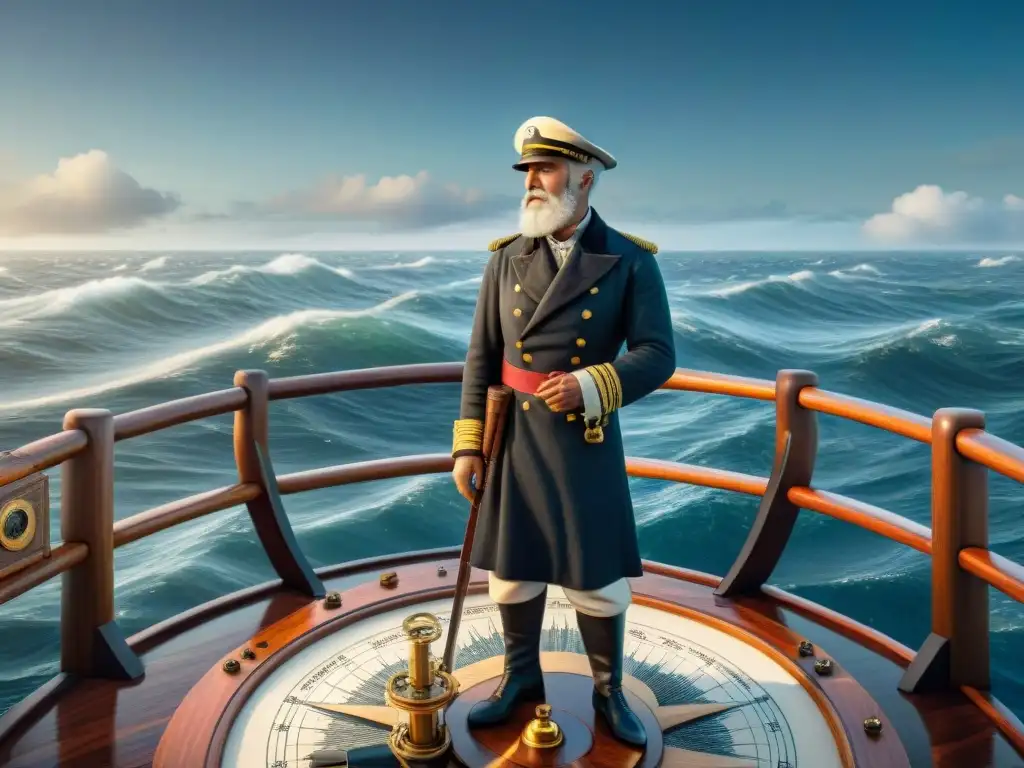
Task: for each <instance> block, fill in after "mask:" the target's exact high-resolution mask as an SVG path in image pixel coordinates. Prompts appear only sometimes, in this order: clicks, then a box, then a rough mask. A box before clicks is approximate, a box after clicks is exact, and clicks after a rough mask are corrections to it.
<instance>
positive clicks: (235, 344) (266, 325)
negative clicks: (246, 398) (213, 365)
mask: <svg viewBox="0 0 1024 768" xmlns="http://www.w3.org/2000/svg"><path fill="white" fill-rule="evenodd" d="M419 295H420V293H419V292H418V291H407V292H406V293H403V294H399V295H398V296H394V297H392V298H390V299H388V300H386V301H383V302H381V303H380V304H376V305H374V306H372V307H367V308H365V309H302V310H298V311H295V312H290V313H288V314H286V315H277V316H276V317H272V318H270V319H269V320H265V321H263V322H262V323H260V324H259V325H257V326H255V327H253V328H250V329H249V330H246V331H243V332H242V333H240V334H237V335H235V336H232V337H230V338H228V339H224V340H223V341H217V342H213V343H211V344H206V345H203V346H201V347H196V348H194V349H189V350H186V351H183V352H178V353H177V354H172V355H169V356H167V357H163V358H161V359H160V360H157V361H155V362H153V363H149V364H146V365H142V366H140V367H138V368H135V369H134V370H131V371H129V372H128V373H125V374H124V375H122V376H118V377H117V378H113V379H105V380H103V381H99V382H96V383H94V384H87V385H83V386H79V387H77V388H74V389H64V390H61V391H60V392H54V393H51V394H48V395H40V396H37V397H32V398H26V399H23V400H14V401H7V402H0V411H12V410H27V409H30V408H38V407H40V406H45V405H53V404H55V403H63V402H67V401H69V400H80V399H84V398H87V397H93V396H95V395H98V394H102V393H104V392H109V391H111V390H117V389H123V388H125V387H130V386H133V385H136V384H142V383H144V382H147V381H152V380H154V379H162V378H167V377H168V376H172V375H175V374H178V373H181V372H183V371H184V370H186V369H187V368H190V367H191V366H194V365H196V364H197V363H200V362H202V361H203V360H205V359H208V358H211V357H215V356H217V355H220V354H223V353H225V352H229V351H232V350H235V349H238V348H240V347H259V346H262V345H264V344H266V343H268V342H270V341H274V340H277V339H280V338H281V337H282V336H285V335H287V334H289V333H291V332H292V331H294V330H296V329H298V328H301V327H303V326H309V325H323V324H325V323H329V322H332V321H335V320H340V319H346V318H349V319H350V318H360V317H373V316H376V315H379V314H382V313H384V312H387V311H389V310H391V309H393V308H394V307H397V306H398V305H400V304H402V303H404V302H406V301H409V300H410V299H413V298H416V297H417V296H419Z"/></svg>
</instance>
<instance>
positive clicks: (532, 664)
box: [467, 588, 548, 728]
mask: <svg viewBox="0 0 1024 768" xmlns="http://www.w3.org/2000/svg"><path fill="white" fill-rule="evenodd" d="M547 594H548V591H547V588H545V589H544V591H543V592H541V593H540V594H539V595H537V597H535V598H533V599H532V600H527V601H526V602H524V603H508V604H504V603H499V604H498V609H499V610H500V611H501V628H502V632H503V633H504V635H505V674H504V675H503V676H502V678H501V682H500V683H498V687H497V688H496V689H495V690H494V693H493V694H491V696H490V698H489V699H487V700H486V701H481V702H480V703H478V704H476V705H475V706H474V707H473V708H472V709H471V710H470V711H469V716H468V718H467V722H468V724H469V727H470V728H474V727H478V726H483V725H496V724H497V723H502V722H504V721H505V720H507V719H508V718H509V716H510V715H511V714H512V710H513V709H515V706H516V705H517V704H519V703H520V702H523V701H537V702H540V701H544V677H543V676H542V675H541V670H540V632H541V626H542V625H543V623H544V607H545V604H546V603H547Z"/></svg>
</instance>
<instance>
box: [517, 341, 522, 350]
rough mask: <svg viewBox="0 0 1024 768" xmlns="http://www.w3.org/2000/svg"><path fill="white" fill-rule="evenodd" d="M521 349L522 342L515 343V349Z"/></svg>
mask: <svg viewBox="0 0 1024 768" xmlns="http://www.w3.org/2000/svg"><path fill="white" fill-rule="evenodd" d="M522 348H523V342H521V341H517V342H516V349H522Z"/></svg>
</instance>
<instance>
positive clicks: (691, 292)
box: [0, 252, 1024, 717]
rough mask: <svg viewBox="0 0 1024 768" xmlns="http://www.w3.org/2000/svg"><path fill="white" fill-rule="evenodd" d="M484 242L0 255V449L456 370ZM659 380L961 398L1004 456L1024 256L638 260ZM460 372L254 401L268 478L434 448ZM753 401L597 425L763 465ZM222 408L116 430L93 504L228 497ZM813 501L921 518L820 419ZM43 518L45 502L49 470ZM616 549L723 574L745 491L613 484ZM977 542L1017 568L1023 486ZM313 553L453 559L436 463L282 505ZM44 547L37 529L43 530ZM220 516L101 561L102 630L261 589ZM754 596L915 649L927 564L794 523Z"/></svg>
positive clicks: (906, 400) (14, 618) (758, 468)
mask: <svg viewBox="0 0 1024 768" xmlns="http://www.w3.org/2000/svg"><path fill="white" fill-rule="evenodd" d="M485 259H486V254H485V253H481V254H461V253H447V254H446V253H386V252H384V253H366V254H356V253H351V254H350V253H315V254H314V253H303V254H299V253H288V254H279V253H253V254H236V253H208V254H198V253H166V254H159V253H135V254H132V253H127V254H126V253H59V254H37V253H33V254H26V253H19V254H7V255H2V254H0V449H2V450H10V449H13V448H15V447H18V446H20V445H22V444H24V443H27V442H29V441H31V440H34V439H36V438H39V437H42V436H44V435H47V434H50V433H53V432H56V431H59V430H60V428H61V422H62V418H63V415H64V413H65V412H66V411H68V410H69V409H71V408H74V407H85V406H89V407H104V408H109V409H110V410H112V411H113V412H115V413H120V412H124V411H128V410H132V409H135V408H141V407H144V406H147V405H152V404H155V403H159V402H162V401H165V400H170V399H173V398H179V397H185V396H189V395H194V394H199V393H202V392H206V391H209V390H214V389H221V388H224V387H228V386H230V385H231V381H232V375H233V373H234V371H235V370H237V369H240V368H262V369H265V370H266V371H268V372H269V374H270V375H271V376H275V377H276V376H294V375H297V374H303V373H313V372H321V371H331V370H339V369H353V368H364V367H370V366H382V365H396V364H404V363H427V362H436V361H457V360H461V359H463V357H464V354H465V350H466V343H467V340H468V333H469V326H470V321H471V318H472V314H473V308H474V304H475V300H476V292H477V289H478V285H479V275H480V274H481V270H482V268H483V265H484V263H485ZM658 260H659V263H660V265H661V268H662V272H663V274H664V277H665V281H666V285H667V287H668V292H669V297H670V301H671V305H672V312H673V320H674V325H675V342H676V349H677V364H678V365H679V366H680V367H683V368H693V369H698V370H708V371H718V372H724V373H732V374H738V375H743V376H755V377H763V378H774V376H775V373H776V371H777V370H778V369H780V368H808V369H811V370H813V371H815V372H817V374H818V376H819V379H820V382H821V386H822V387H824V388H826V389H830V390H834V391H838V392H842V393H846V394H851V395H855V396H858V397H862V398H868V399H871V400H878V401H881V402H884V403H888V404H891V405H895V406H898V407H901V408H906V409H909V410H912V411H916V412H918V413H923V414H931V413H932V412H933V411H934V410H935V409H936V408H939V407H943V406H969V407H974V408H979V409H982V410H983V411H985V413H986V415H987V419H988V424H989V428H990V430H991V431H992V432H994V433H995V434H997V435H999V436H1001V437H1004V438H1007V439H1009V440H1011V441H1013V442H1017V443H1024V386H1022V383H1021V382H1022V381H1024V298H1022V295H1021V287H1022V286H1024V259H1022V258H1018V257H1017V256H1016V255H1012V254H1008V253H1007V254H1003V253H991V254H979V253H974V254H972V253H907V252H902V253H853V254H812V253H800V254H793V253H743V254H723V253H664V254H659V256H658ZM458 395H459V391H458V385H456V384H444V385H423V386H418V387H404V388H396V389H389V390H383V391H376V392H375V391H360V392H353V393H343V394H338V395H332V396H321V397H315V398H308V399H303V400H290V401H281V402H276V403H273V404H272V405H271V426H270V431H271V442H270V444H271V453H272V455H273V460H274V463H275V466H276V468H277V470H278V472H281V473H286V472H294V471H297V470H300V469H310V468H314V467H320V466H327V465H333V464H340V463H345V462H352V461H360V460H366V459H373V458H383V457H387V456H393V455H407V454H416V453H431V452H446V451H448V450H449V448H450V441H451V422H452V419H453V418H455V417H456V415H457V411H458ZM773 415H774V414H773V409H772V407H771V404H769V403H762V402H755V401H743V400H735V399H729V398H725V397H720V396H714V395H701V394H691V393H680V392H659V393H655V394H653V395H651V396H650V397H648V398H646V399H644V400H642V401H641V402H639V403H637V404H635V405H632V406H629V407H628V408H627V409H626V411H625V412H624V413H623V416H622V423H623V429H624V434H625V438H624V439H625V445H626V451H627V453H628V454H629V455H632V456H638V457H650V458H658V459H667V460H671V461H681V462H690V463H696V464H702V465H709V466H714V467H721V468H726V469H731V470H736V471H739V472H748V473H753V474H759V475H767V474H768V472H769V470H770V466H771V446H772V441H773V435H774V424H773ZM231 425H232V419H231V416H230V415H229V416H222V417H218V418H212V419H207V420H205V421H202V422H198V423H195V424H189V425H183V426H179V427H174V428H171V429H169V430H165V431H163V432H160V433H157V434H154V435H148V436H144V437H141V438H136V439H133V440H129V441H126V442H122V443H119V444H118V446H117V465H116V514H117V516H118V517H119V518H121V517H127V516H129V515H132V514H134V513H136V512H140V511H142V510H144V509H147V508H149V507H153V506H155V505H158V504H162V503H165V502H168V501H171V500H173V499H176V498H180V497H182V496H186V495H190V494H193V493H197V492H199V491H202V490H206V489H210V488H215V487H218V486H222V485H227V484H229V483H232V482H235V477H236V476H235V468H234V463H233V457H232V438H231ZM820 425H821V427H820V431H821V449H820V455H819V460H818V466H817V470H816V472H815V478H814V484H815V486H816V487H818V488H821V489H825V490H830V491H835V492H837V493H842V494H845V495H848V496H852V497H854V498H857V499H861V500H863V501H866V502H869V503H871V504H875V505H878V506H881V507H884V508H887V509H889V510H892V511H893V512H896V513H898V514H901V515H904V516H906V517H908V518H910V519H912V520H916V521H918V522H921V523H924V524H926V525H927V524H929V516H930V510H929V488H928V482H929V449H928V447H927V446H925V445H921V444H918V443H914V442H911V441H909V440H905V439H902V438H898V437H895V436H893V435H889V434H886V433H883V432H881V431H879V430H875V429H873V428H870V427H866V426H863V425H858V424H853V423H847V422H844V421H842V420H840V419H836V418H833V417H829V416H822V417H820ZM51 477H52V486H51V487H52V492H53V507H52V509H53V510H54V514H53V517H54V518H59V515H58V514H57V512H56V510H57V502H58V500H59V492H60V477H59V472H54V473H51ZM632 487H633V492H634V503H635V509H636V515H637V520H638V523H639V535H640V543H641V549H642V554H643V556H644V557H646V558H650V559H653V560H659V561H663V562H667V563H671V564H675V565H680V566H686V567H690V568H695V569H698V570H703V571H709V572H712V573H718V574H724V573H725V572H726V571H727V570H728V568H729V566H730V564H731V563H732V561H733V558H734V557H735V556H736V554H737V552H738V551H739V548H740V546H741V545H742V543H743V541H744V539H745V537H746V534H747V530H748V527H749V525H750V522H751V520H752V518H753V515H754V513H755V511H756V509H757V503H758V502H757V499H755V498H752V497H747V496H739V495H735V494H730V493H726V492H722V491H715V490H708V489H705V488H697V487H690V486H686V485H677V484H670V483H664V482H659V481H653V480H641V479H634V480H633V481H632ZM990 491H991V496H992V500H991V507H990V530H991V545H992V548H993V549H994V550H995V551H996V552H999V553H1001V554H1003V555H1005V556H1007V557H1010V558H1012V559H1014V560H1016V561H1018V562H1024V526H1022V524H1021V521H1020V509H1021V500H1022V498H1024V489H1022V488H1020V487H1019V486H1017V485H1015V484H1014V483H1012V482H1010V481H1008V480H1004V479H1002V478H1000V477H998V476H995V475H993V476H992V478H991V480H990ZM285 503H286V506H287V509H288V513H289V516H290V518H291V521H292V524H293V526H294V528H295V532H296V536H297V538H298V541H299V543H300V544H301V546H302V548H303V549H304V550H305V552H306V554H307V556H308V557H309V558H310V560H311V561H312V563H313V564H314V566H321V565H326V564H329V563H334V562H339V561H345V560H349V559H353V558H359V557H368V556H372V555H378V554H386V553H390V552H398V551H403V550H408V549H419V548H428V547H440V546H450V545H457V544H459V543H460V542H461V540H462V534H463V531H464V526H465V523H466V518H467V514H468V508H467V507H468V505H467V504H466V503H465V501H464V500H462V499H461V497H459V495H458V494H457V493H456V491H455V488H454V486H453V484H452V482H451V479H450V476H448V475H447V474H442V475H431V476H425V477H415V478H404V479H397V480H389V481H379V482H375V483H365V484H360V485H354V486H349V487H343V488H335V489H329V490H322V491H316V492H311V493H306V494H300V495H293V496H288V497H286V498H285ZM52 536H53V538H54V540H55V541H56V540H58V539H59V530H58V528H57V525H56V524H55V525H54V529H53V532H52ZM273 577H274V575H273V572H272V571H271V569H270V567H269V566H268V563H267V560H266V557H265V556H264V554H263V551H262V550H261V548H260V546H259V543H258V541H257V538H256V536H255V534H254V532H253V531H252V528H251V525H250V522H249V520H248V518H247V514H246V512H245V510H244V509H243V508H235V509H231V510H226V511H224V512H221V513H217V514H214V515H211V516H208V517H205V518H203V519H200V520H196V521H193V522H191V523H188V524H185V525H182V526H179V527H177V528H174V529H171V530H169V531H165V532H162V533H160V534H157V535H155V536H152V537H150V538H147V539H144V540H142V541H139V542H136V543H133V544H130V545H128V546H125V547H123V548H121V549H119V550H118V551H117V554H116V610H117V619H118V622H119V623H120V625H121V627H122V628H123V630H124V631H125V633H127V634H131V633H133V632H136V631H138V630H140V629H142V628H144V627H146V626H148V625H151V624H153V623H155V622H158V621H160V620H162V619H165V618H167V617H169V616H171V615H173V614H176V613H178V612H180V611H184V610H186V609H188V608H191V607H193V606H195V605H198V604H199V603H202V602H204V601H207V600H211V599H213V598H216V597H218V596H220V595H224V594H227V593H229V592H232V591H235V590H238V589H242V588H244V587H248V586H250V585H253V584H257V583H259V582H262V581H265V580H268V579H271V578H273ZM772 582H773V583H774V584H776V585H778V586H780V587H782V588H784V589H787V590H791V591H793V592H795V593H796V594H798V595H802V596H805V597H807V598H809V599H811V600H815V601H817V602H820V603H822V604H823V605H826V606H828V607H830V608H832V609H834V610H837V611H840V612H842V613H845V614H848V615H850V616H853V617H854V618H856V619H858V620H860V621H862V622H866V623H868V624H870V625H872V626H874V627H876V628H878V629H880V630H882V631H883V632H886V633H888V634H889V635H891V636H892V637H894V638H896V639H897V640H899V641H901V642H903V643H905V644H907V645H909V646H911V647H917V646H918V645H919V644H920V643H921V642H922V641H923V639H924V638H925V636H926V635H927V632H928V626H929V616H930V605H929V600H928V594H929V560H928V559H927V558H926V557H925V556H924V555H921V554H919V553H917V552H915V551H913V550H911V549H909V548H907V547H904V546H901V545H899V544H896V543H893V542H890V541H888V540H886V539H883V538H881V537H879V536H876V535H874V534H872V533H869V532H867V531H864V530H861V529H859V528H856V527H853V526H849V525H847V524H845V523H841V522H838V521H835V520H832V519H829V518H826V517H824V516H821V515H818V514H816V513H813V512H803V513H802V514H801V517H800V520H799V522H798V524H797V529H796V531H795V533H794V535H793V538H792V540H791V542H790V546H789V548H788V549H787V550H786V553H785V556H784V558H783V561H782V563H781V564H780V567H779V568H778V570H777V571H776V573H775V574H774V576H773V579H772ZM59 587H60V580H59V579H55V580H53V581H51V582H49V583H47V584H46V585H44V586H42V587H40V588H38V589H36V590H34V591H32V592H30V593H28V594H25V595H22V596H21V597H19V598H17V599H15V600H13V601H12V602H10V603H8V604H7V605H4V606H0V712H2V711H4V710H6V709H7V708H8V707H9V706H10V705H12V704H13V703H14V702H16V701H17V700H19V699H20V698H22V697H23V696H25V695H26V694H28V693H29V692H30V691H31V690H33V689H34V688H35V687H36V686H38V685H40V684H41V683H42V682H44V681H45V680H46V679H48V678H49V677H50V676H51V675H53V674H54V673H55V672H56V669H57V658H58V653H59V632H58V621H59V616H60V603H59ZM991 609H992V621H991V629H992V646H993V654H992V665H993V677H994V691H995V693H996V695H997V696H999V697H1000V698H1001V699H1002V700H1003V701H1004V702H1005V703H1006V704H1007V705H1008V706H1009V707H1010V708H1011V709H1013V710H1014V711H1015V712H1016V713H1017V715H1018V716H1020V717H1024V653H1022V651H1024V607H1021V606H1019V605H1017V604H1016V603H1013V602H1012V601H1010V600H1009V598H1006V597H1004V596H1003V595H1002V594H1001V593H999V592H996V591H994V590H992V591H991Z"/></svg>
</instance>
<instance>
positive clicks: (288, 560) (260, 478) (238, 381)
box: [234, 371, 326, 597]
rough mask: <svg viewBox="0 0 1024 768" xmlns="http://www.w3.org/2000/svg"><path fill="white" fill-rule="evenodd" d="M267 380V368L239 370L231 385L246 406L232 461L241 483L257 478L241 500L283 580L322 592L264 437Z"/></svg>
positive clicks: (237, 416)
mask: <svg viewBox="0 0 1024 768" xmlns="http://www.w3.org/2000/svg"><path fill="white" fill-rule="evenodd" d="M269 384H270V382H269V379H268V378H267V374H266V371H238V372H237V373H235V386H236V387H242V388H243V389H244V390H245V391H246V393H247V394H248V399H247V401H246V405H245V408H243V409H241V410H239V411H235V434H234V438H235V463H236V464H237V465H238V481H239V482H240V483H256V484H257V485H259V486H260V491H261V492H260V495H259V496H257V497H256V498H255V499H253V500H252V501H250V502H247V503H246V506H247V507H248V509H249V516H250V517H251V518H252V523H253V526H254V527H255V528H256V534H257V535H258V536H259V538H260V543H261V544H262V545H263V549H264V550H265V551H266V553H267V557H269V558H270V564H271V565H272V566H273V567H274V570H275V571H276V572H277V575H278V576H280V577H281V581H282V582H284V585H285V586H286V587H288V588H290V589H295V590H298V591H299V592H303V593H305V594H307V595H309V596H310V597H323V596H324V594H325V593H326V590H325V589H324V585H323V583H322V582H321V581H320V578H319V577H318V576H317V575H316V573H315V572H314V571H313V568H312V567H311V566H310V564H309V561H307V560H306V557H305V555H303V553H302V550H301V549H299V545H298V542H296V540H295V533H294V532H293V531H292V526H291V523H290V522H289V521H288V515H287V513H286V512H285V510H284V504H283V502H282V501H281V494H280V491H279V490H278V487H277V475H276V474H275V473H274V467H273V465H272V464H271V462H270V451H269V450H268V447H267V437H268V433H269V424H270V399H269V396H268V395H269Z"/></svg>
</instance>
